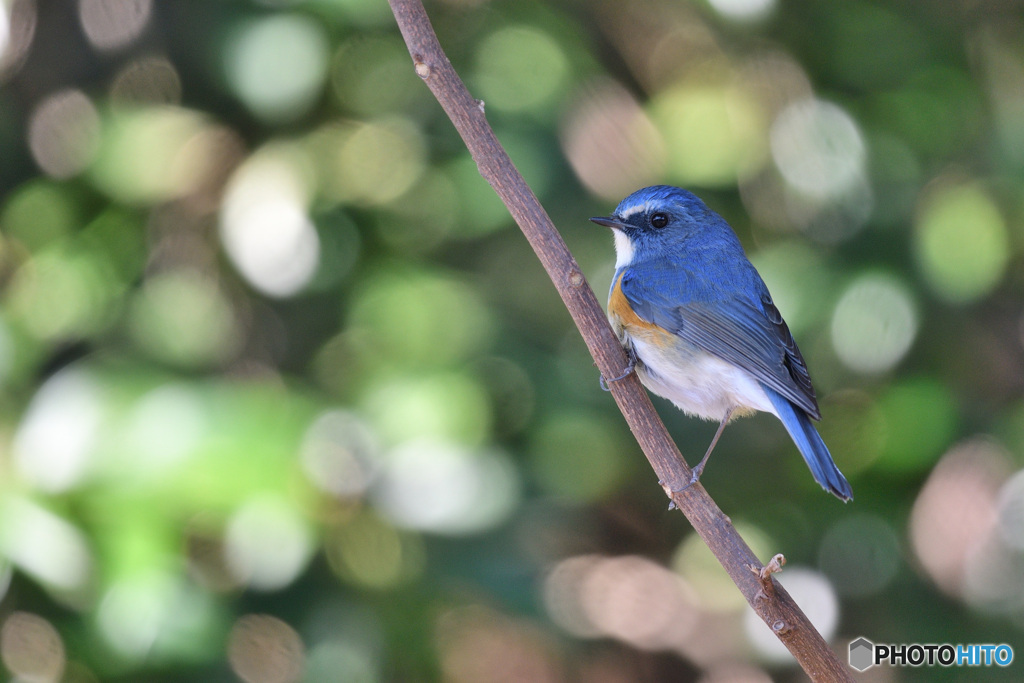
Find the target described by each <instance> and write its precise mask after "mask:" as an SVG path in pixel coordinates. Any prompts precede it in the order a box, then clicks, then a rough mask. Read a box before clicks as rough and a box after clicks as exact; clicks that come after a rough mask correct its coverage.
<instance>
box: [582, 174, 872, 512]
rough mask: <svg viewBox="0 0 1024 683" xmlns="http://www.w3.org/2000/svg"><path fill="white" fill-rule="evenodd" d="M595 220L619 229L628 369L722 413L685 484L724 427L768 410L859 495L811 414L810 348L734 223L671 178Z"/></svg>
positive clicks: (659, 390)
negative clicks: (803, 351) (804, 347)
mask: <svg viewBox="0 0 1024 683" xmlns="http://www.w3.org/2000/svg"><path fill="white" fill-rule="evenodd" d="M590 220H592V221H593V222H595V223H597V224H598V225H604V226H607V227H609V228H611V229H612V234H613V235H614V237H615V253H616V261H615V276H614V277H613V278H612V286H611V291H610V292H609V295H608V318H609V320H610V321H611V324H612V328H613V329H614V330H615V333H616V335H618V337H619V340H620V342H621V343H622V345H623V347H624V348H625V349H626V352H627V354H628V355H629V357H630V367H629V368H627V370H626V372H625V373H624V374H623V375H622V377H625V376H626V375H628V374H629V372H630V371H631V370H633V369H635V370H636V373H637V375H638V376H639V378H640V381H641V382H642V383H643V385H644V386H645V387H647V388H648V389H649V390H650V391H652V392H654V393H655V394H658V395H659V396H663V397H665V398H667V399H668V400H670V401H672V403H674V404H675V405H676V406H678V407H679V408H680V409H682V410H683V411H684V412H685V413H687V414H688V415H694V416H697V417H701V418H704V419H707V420H717V421H719V425H718V431H717V432H716V433H715V436H714V438H713V439H712V441H711V445H710V446H709V447H708V450H707V452H706V453H705V454H704V457H703V459H701V461H700V464H698V465H697V466H696V467H695V468H693V476H692V478H691V480H690V482H689V484H687V485H686V486H687V487H688V486H690V485H692V484H694V483H696V482H697V480H698V479H699V478H700V475H701V472H703V470H704V466H705V464H707V461H708V457H710V455H711V451H713V450H714V448H715V444H717V443H718V439H719V437H720V436H721V435H722V430H723V429H724V428H725V425H726V424H728V423H729V421H730V420H731V419H732V418H734V417H739V416H743V415H750V414H753V413H754V412H756V411H759V410H760V411H763V412H767V413H771V414H772V415H775V416H776V417H777V418H779V420H780V421H781V422H782V424H783V425H784V426H785V427H786V431H788V432H789V435H790V437H791V438H792V439H793V442H794V443H795V444H796V447H797V448H798V449H799V451H800V454H801V455H802V456H803V457H804V460H805V461H806V462H807V466H808V467H809V468H810V469H811V473H812V474H813V475H814V478H815V480H817V482H818V483H819V484H821V486H822V488H824V489H825V490H826V491H829V492H831V493H832V494H833V495H835V496H836V497H837V498H839V499H841V500H844V501H848V500H852V499H853V489H851V488H850V484H849V483H848V482H847V481H846V478H845V477H844V476H843V474H842V473H841V472H840V471H839V469H838V468H837V467H836V464H835V462H833V460H832V455H831V454H830V453H829V451H828V448H827V447H826V446H825V442H824V441H822V439H821V437H820V436H819V435H818V432H817V430H816V429H815V428H814V425H813V424H812V423H811V418H813V419H815V420H820V419H821V411H820V410H819V409H818V401H817V399H816V398H815V395H814V388H813V387H812V386H811V378H810V375H809V374H808V372H807V365H806V364H805V363H804V359H803V357H802V356H801V355H800V349H798V348H797V346H796V342H795V341H794V340H793V335H792V334H790V332H789V327H788V326H787V325H786V322H785V321H784V320H783V319H782V316H781V315H780V314H779V310H778V309H777V308H776V307H775V304H774V302H773V301H772V297H771V294H769V293H768V288H767V287H766V286H765V284H764V281H763V280H761V276H760V275H758V273H757V270H755V269H754V266H753V265H752V264H751V263H750V261H749V260H748V259H747V255H746V254H745V253H744V251H743V247H742V245H740V241H739V239H738V238H737V237H736V234H735V233H734V232H733V231H732V228H730V227H729V224H728V223H726V222H725V220H724V219H723V218H722V217H721V216H719V215H718V214H717V213H715V212H714V211H712V210H711V209H709V208H708V207H707V206H706V205H705V204H704V202H702V201H701V200H700V199H698V198H697V197H696V196H694V195H693V194H692V193H690V192H687V191H686V190H681V189H679V188H678V187H670V186H667V185H656V186H654V187H646V188H644V189H642V190H637V191H636V192H634V193H633V194H631V195H629V196H628V197H626V198H625V199H623V200H622V202H621V203H620V204H619V205H618V207H616V209H615V213H614V214H613V215H612V216H610V217H608V218H591V219H590ZM622 377H618V378H615V379H616V380H618V379H622ZM612 381H615V380H612Z"/></svg>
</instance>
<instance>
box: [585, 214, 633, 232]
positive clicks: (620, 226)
mask: <svg viewBox="0 0 1024 683" xmlns="http://www.w3.org/2000/svg"><path fill="white" fill-rule="evenodd" d="M590 221H591V222H592V223H597V224H598V225H603V226H604V227H606V228H615V229H616V230H625V229H626V228H627V227H628V226H627V225H626V224H625V223H623V222H622V221H620V220H618V219H617V218H600V217H599V218H591V219H590Z"/></svg>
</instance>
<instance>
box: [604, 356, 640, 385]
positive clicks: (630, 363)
mask: <svg viewBox="0 0 1024 683" xmlns="http://www.w3.org/2000/svg"><path fill="white" fill-rule="evenodd" d="M626 358H627V359H628V360H627V362H626V369H625V370H623V371H622V374H621V375H619V376H618V377H612V378H611V379H605V378H604V375H601V376H600V382H601V388H602V389H603V390H604V391H611V389H610V388H609V387H608V385H609V384H610V383H612V382H621V381H622V380H624V379H626V378H627V377H629V373H631V372H633V371H634V370H636V354H635V353H633V351H632V349H627V350H626Z"/></svg>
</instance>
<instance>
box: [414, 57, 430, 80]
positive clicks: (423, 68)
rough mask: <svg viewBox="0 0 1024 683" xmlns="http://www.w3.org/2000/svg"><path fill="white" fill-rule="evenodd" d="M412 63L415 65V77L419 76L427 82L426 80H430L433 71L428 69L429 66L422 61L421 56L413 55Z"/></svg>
mask: <svg viewBox="0 0 1024 683" xmlns="http://www.w3.org/2000/svg"><path fill="white" fill-rule="evenodd" d="M412 61H413V63H414V64H415V65H416V75H417V76H419V77H420V78H422V79H423V80H427V79H428V78H430V76H431V74H432V73H433V72H434V70H433V69H431V68H430V65H429V64H427V63H426V62H424V61H423V56H422V55H413V58H412Z"/></svg>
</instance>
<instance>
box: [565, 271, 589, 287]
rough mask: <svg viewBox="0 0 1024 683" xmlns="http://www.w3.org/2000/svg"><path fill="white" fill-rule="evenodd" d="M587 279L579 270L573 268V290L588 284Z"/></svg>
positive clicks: (571, 277) (571, 283)
mask: <svg viewBox="0 0 1024 683" xmlns="http://www.w3.org/2000/svg"><path fill="white" fill-rule="evenodd" d="M586 282H587V279H586V278H585V277H583V273H581V272H580V269H579V268H573V269H572V270H570V271H569V285H570V286H571V287H572V288H573V289H579V288H580V287H582V286H583V285H584V284H586Z"/></svg>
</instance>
